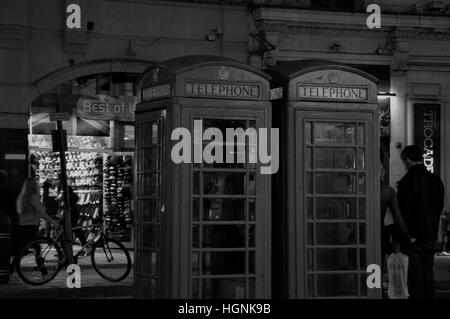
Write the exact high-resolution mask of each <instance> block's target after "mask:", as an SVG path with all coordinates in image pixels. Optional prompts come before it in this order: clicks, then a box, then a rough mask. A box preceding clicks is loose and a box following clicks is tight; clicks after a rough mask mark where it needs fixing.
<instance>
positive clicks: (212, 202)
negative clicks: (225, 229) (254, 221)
mask: <svg viewBox="0 0 450 319" xmlns="http://www.w3.org/2000/svg"><path fill="white" fill-rule="evenodd" d="M203 220H206V221H244V220H245V200H244V199H219V198H217V199H216V198H204V199H203Z"/></svg>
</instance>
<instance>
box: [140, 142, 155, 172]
mask: <svg viewBox="0 0 450 319" xmlns="http://www.w3.org/2000/svg"><path fill="white" fill-rule="evenodd" d="M142 152H143V163H142V169H159V148H158V147H152V148H144V149H143V150H142Z"/></svg>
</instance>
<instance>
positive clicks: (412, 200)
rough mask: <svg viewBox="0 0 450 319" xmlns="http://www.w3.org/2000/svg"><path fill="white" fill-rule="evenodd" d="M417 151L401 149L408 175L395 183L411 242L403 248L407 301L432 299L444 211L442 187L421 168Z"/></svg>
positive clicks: (423, 167)
mask: <svg viewBox="0 0 450 319" xmlns="http://www.w3.org/2000/svg"><path fill="white" fill-rule="evenodd" d="M422 154H423V153H422V151H421V149H420V148H418V147H417V146H414V145H410V146H407V147H405V148H404V149H403V151H402V152H401V154H400V157H401V159H402V161H403V164H404V165H405V167H406V169H407V170H408V172H407V173H406V174H405V176H404V177H403V178H402V179H401V180H400V181H399V182H398V192H397V197H398V201H399V206H400V211H401V213H402V215H403V218H404V220H405V223H406V226H407V228H408V231H409V234H410V236H411V237H412V238H413V239H412V242H411V243H410V244H408V245H406V246H404V247H402V250H403V252H404V253H405V254H406V255H407V256H408V257H409V267H408V290H409V293H410V298H434V293H435V291H434V274H433V264H434V253H435V246H436V241H437V237H438V228H439V219H440V216H441V213H442V210H443V208H444V185H443V183H442V181H441V179H440V178H439V177H438V176H436V175H434V174H432V173H430V172H429V171H428V170H427V168H426V167H425V166H424V165H423V156H422Z"/></svg>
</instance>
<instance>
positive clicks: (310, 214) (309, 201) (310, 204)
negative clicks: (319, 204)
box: [306, 197, 314, 219]
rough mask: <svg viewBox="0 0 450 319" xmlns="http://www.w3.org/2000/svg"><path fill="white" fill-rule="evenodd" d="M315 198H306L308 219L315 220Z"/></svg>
mask: <svg viewBox="0 0 450 319" xmlns="http://www.w3.org/2000/svg"><path fill="white" fill-rule="evenodd" d="M313 214H314V198H312V197H307V198H306V218H308V219H313V218H314V215H313Z"/></svg>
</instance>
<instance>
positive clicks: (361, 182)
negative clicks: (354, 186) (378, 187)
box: [358, 174, 366, 194]
mask: <svg viewBox="0 0 450 319" xmlns="http://www.w3.org/2000/svg"><path fill="white" fill-rule="evenodd" d="M365 193H366V175H365V174H358V194H365Z"/></svg>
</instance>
